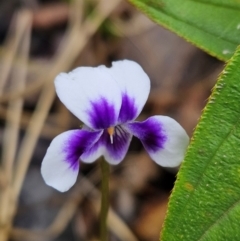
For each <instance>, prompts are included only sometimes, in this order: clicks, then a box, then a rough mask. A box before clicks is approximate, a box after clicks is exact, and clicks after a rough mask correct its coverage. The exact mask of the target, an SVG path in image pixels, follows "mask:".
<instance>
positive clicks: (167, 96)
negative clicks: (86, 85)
mask: <svg viewBox="0 0 240 241" xmlns="http://www.w3.org/2000/svg"><path fill="white" fill-rule="evenodd" d="M0 44H1V46H0V141H1V153H0V154H1V163H0V241H8V240H22V241H28V240H29V241H35V240H36V241H38V240H39V241H45V240H49V241H93V240H98V236H99V233H98V213H99V210H98V206H99V203H100V192H99V183H100V181H101V175H100V173H99V163H98V162H96V163H94V164H91V165H86V164H81V173H80V175H79V178H78V182H77V184H76V185H75V186H74V187H73V188H72V189H70V190H69V191H68V192H66V193H59V192H57V191H55V190H54V189H52V188H50V187H48V186H47V185H46V184H45V183H44V181H43V179H42V177H41V175H40V165H41V161H42V159H43V157H44V155H45V152H46V149H47V147H48V146H49V144H50V142H51V140H52V139H53V138H54V137H55V136H56V135H58V134H60V133H61V132H63V131H66V130H69V129H76V128H79V126H80V124H81V123H80V122H79V120H78V119H77V118H76V117H74V116H73V115H72V114H71V113H70V112H69V111H68V110H67V109H66V108H65V107H64V105H62V104H61V103H60V101H59V100H58V98H57V97H56V95H55V90H54V87H53V80H54V78H55V76H56V75H57V74H58V73H60V72H67V71H69V70H71V69H73V68H75V67H77V66H97V65H101V64H104V65H108V66H110V65H111V62H112V61H114V60H120V59H131V60H134V61H136V62H138V63H139V64H140V65H141V66H142V67H143V69H144V70H145V71H146V72H147V74H148V75H149V76H150V79H151V86H152V88H151V93H150V96H149V99H148V101H147V104H146V106H145V107H144V110H143V112H142V114H141V115H140V116H139V120H143V119H145V118H147V117H149V116H151V115H168V116H171V117H172V118H174V119H176V120H177V121H178V122H179V123H180V124H181V125H182V126H183V127H184V128H185V130H186V131H187V133H188V134H189V136H191V135H192V133H193V130H194V128H195V126H196V124H197V122H198V119H199V118H200V115H201V111H202V109H203V108H204V106H205V105H206V102H207V99H208V97H209V95H210V93H211V89H212V87H213V86H214V84H215V82H216V78H217V76H218V74H219V73H220V71H221V70H222V68H223V63H222V62H220V61H218V60H216V59H214V58H212V57H210V56H209V55H207V54H206V53H204V52H202V51H201V50H199V49H197V48H196V47H194V46H192V45H191V44H189V43H187V42H186V41H185V40H183V39H181V38H179V37H178V36H176V35H175V34H173V33H171V32H169V31H168V30H165V29H164V28H162V27H160V26H158V25H156V24H154V23H153V22H151V21H150V20H149V19H148V18H147V17H145V16H144V15H143V14H142V13H140V12H138V11H137V10H136V9H135V8H134V7H133V6H131V5H130V4H129V3H128V2H127V1H124V0H111V1H109V0H71V1H70V0H9V1H4V0H1V1H0ZM177 171H178V170H177V169H164V168H162V167H160V166H157V165H156V164H155V163H154V162H153V161H152V160H151V159H150V158H149V156H148V155H147V154H146V152H145V151H144V149H143V147H142V145H141V143H140V142H139V141H138V140H137V139H133V141H132V143H131V146H130V149H129V152H128V155H127V156H126V158H125V160H124V161H123V162H122V163H121V164H120V165H118V166H114V167H112V168H111V182H110V193H111V209H110V215H109V230H110V240H112V241H120V240H124V241H137V240H139V241H152V240H159V233H160V230H161V227H162V223H163V220H164V217H165V214H166V209H167V203H168V199H169V195H170V192H171V190H172V188H173V185H174V181H175V177H176V174H177Z"/></svg>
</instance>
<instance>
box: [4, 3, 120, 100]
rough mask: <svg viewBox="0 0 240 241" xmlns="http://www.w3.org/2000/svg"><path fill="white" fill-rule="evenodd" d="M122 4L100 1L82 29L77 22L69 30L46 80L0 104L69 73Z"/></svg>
mask: <svg viewBox="0 0 240 241" xmlns="http://www.w3.org/2000/svg"><path fill="white" fill-rule="evenodd" d="M120 2H121V0H111V1H108V0H102V1H100V2H99V4H98V5H97V7H96V9H95V10H94V12H93V13H92V14H91V16H90V17H88V18H87V19H86V20H85V21H84V23H83V24H82V27H81V28H79V27H78V26H79V23H78V22H77V23H76V24H75V25H74V26H73V27H72V28H71V29H70V30H69V33H68V34H67V35H68V36H67V38H66V39H65V42H66V43H67V44H63V45H61V46H60V48H61V51H59V53H58V54H57V55H56V56H55V57H54V59H53V64H52V66H49V71H48V72H47V73H45V78H43V77H42V76H41V77H40V78H39V79H38V80H36V81H35V82H34V83H33V84H31V85H30V86H29V87H28V88H27V89H25V90H24V91H19V92H10V93H8V94H6V95H3V96H1V97H0V102H6V101H9V100H13V99H16V98H19V97H21V96H27V95H29V94H32V93H34V92H36V91H37V90H38V89H39V88H40V87H42V86H43V85H44V84H45V83H46V82H50V81H53V78H54V77H55V76H56V75H57V74H58V73H59V72H60V71H67V70H68V69H69V68H70V67H71V65H72V64H73V62H74V60H75V59H76V57H77V56H78V55H79V53H80V51H81V50H82V49H83V48H84V46H85V45H86V43H87V42H88V40H89V38H90V37H91V36H92V35H93V34H94V33H95V32H96V31H97V29H98V28H99V26H100V25H101V24H102V23H103V21H104V20H105V19H106V18H107V17H108V16H109V14H110V13H111V12H112V11H113V10H114V9H115V7H116V6H117V5H118V4H119V3H120ZM76 9H77V8H76ZM76 19H78V18H76ZM66 56H67V61H66Z"/></svg>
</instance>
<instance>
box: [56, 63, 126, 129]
mask: <svg viewBox="0 0 240 241" xmlns="http://www.w3.org/2000/svg"><path fill="white" fill-rule="evenodd" d="M55 87H56V92H57V95H58V97H59V98H60V100H61V101H62V102H63V104H64V105H65V106H66V107H67V108H68V109H69V110H70V111H71V112H72V113H73V114H74V115H75V116H77V117H78V118H79V119H80V120H82V121H83V122H84V123H85V124H86V125H87V126H89V127H91V128H92V129H105V128H108V127H110V126H113V125H115V124H116V123H117V119H118V115H119V111H120V107H121V102H122V98H121V92H120V89H119V86H118V84H117V83H116V82H115V81H114V80H113V79H112V76H111V75H110V73H109V69H108V68H106V67H105V66H99V67H96V68H92V67H80V68H77V69H75V70H73V71H72V72H70V73H68V74H66V73H61V74H59V75H58V76H57V77H56V79H55Z"/></svg>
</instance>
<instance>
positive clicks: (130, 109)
mask: <svg viewBox="0 0 240 241" xmlns="http://www.w3.org/2000/svg"><path fill="white" fill-rule="evenodd" d="M137 111H138V110H137V108H136V106H135V100H134V98H131V97H129V96H128V95H127V94H126V93H125V94H123V95H122V106H121V109H120V114H119V117H118V121H119V123H121V124H122V123H125V122H127V121H131V120H134V119H135V118H136V117H137Z"/></svg>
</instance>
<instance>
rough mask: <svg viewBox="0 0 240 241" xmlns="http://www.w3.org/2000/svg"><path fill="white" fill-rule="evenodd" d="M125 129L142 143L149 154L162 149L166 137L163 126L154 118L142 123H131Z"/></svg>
mask: <svg viewBox="0 0 240 241" xmlns="http://www.w3.org/2000/svg"><path fill="white" fill-rule="evenodd" d="M126 127H127V129H128V130H129V131H130V132H131V133H132V134H133V135H134V136H136V137H138V138H139V139H140V140H141V142H142V143H143V145H144V147H145V148H146V149H147V151H149V152H157V151H159V150H160V149H164V144H165V143H166V141H167V136H166V134H165V131H164V129H163V125H161V123H159V122H158V121H156V119H154V118H149V119H147V120H145V121H143V122H137V121H136V122H132V123H128V124H126Z"/></svg>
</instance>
